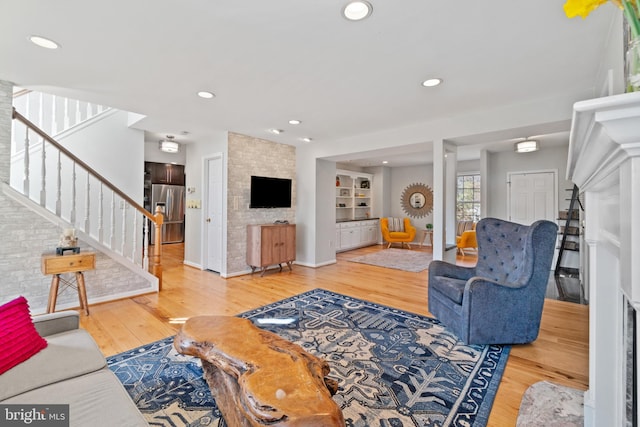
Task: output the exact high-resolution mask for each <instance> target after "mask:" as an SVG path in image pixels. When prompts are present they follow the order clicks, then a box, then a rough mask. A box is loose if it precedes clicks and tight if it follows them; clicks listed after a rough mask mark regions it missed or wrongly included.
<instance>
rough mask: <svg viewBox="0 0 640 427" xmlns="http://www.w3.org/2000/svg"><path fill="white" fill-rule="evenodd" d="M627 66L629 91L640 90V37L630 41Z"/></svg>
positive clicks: (626, 73)
mask: <svg viewBox="0 0 640 427" xmlns="http://www.w3.org/2000/svg"><path fill="white" fill-rule="evenodd" d="M625 66H626V67H625V68H626V69H625V75H626V80H627V92H638V91H640V38H633V39H631V41H630V42H629V46H628V49H627V56H626V61H625Z"/></svg>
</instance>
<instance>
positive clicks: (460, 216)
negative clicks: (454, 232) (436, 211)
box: [456, 173, 480, 222]
mask: <svg viewBox="0 0 640 427" xmlns="http://www.w3.org/2000/svg"><path fill="white" fill-rule="evenodd" d="M456 220H458V221H474V222H478V221H479V220H480V174H479V173H466V174H460V175H458V184H457V189H456Z"/></svg>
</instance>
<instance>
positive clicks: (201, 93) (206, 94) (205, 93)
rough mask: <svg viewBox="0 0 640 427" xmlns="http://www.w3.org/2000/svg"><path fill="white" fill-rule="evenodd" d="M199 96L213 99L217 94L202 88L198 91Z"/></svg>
mask: <svg viewBox="0 0 640 427" xmlns="http://www.w3.org/2000/svg"><path fill="white" fill-rule="evenodd" d="M198 96H199V97H200V98H204V99H211V98H213V97H214V96H215V95H214V94H213V92H207V91H206V90H201V91H200V92H198Z"/></svg>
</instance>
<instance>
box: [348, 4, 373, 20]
mask: <svg viewBox="0 0 640 427" xmlns="http://www.w3.org/2000/svg"><path fill="white" fill-rule="evenodd" d="M372 11H373V6H371V3H369V2H368V1H362V0H360V1H352V2H349V3H347V5H346V6H345V7H344V9H342V15H343V16H344V17H345V18H347V19H348V20H349V21H360V20H362V19H364V18H366V17H368V16H369V15H371V12H372Z"/></svg>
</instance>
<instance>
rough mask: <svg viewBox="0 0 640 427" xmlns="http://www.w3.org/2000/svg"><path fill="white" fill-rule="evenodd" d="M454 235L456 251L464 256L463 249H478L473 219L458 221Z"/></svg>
mask: <svg viewBox="0 0 640 427" xmlns="http://www.w3.org/2000/svg"><path fill="white" fill-rule="evenodd" d="M456 234H457V236H456V246H458V251H459V252H460V253H461V254H462V255H463V256H464V255H465V253H464V250H465V249H475V250H478V242H477V241H476V223H475V222H473V221H460V222H459V223H458V230H457V233H456Z"/></svg>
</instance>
